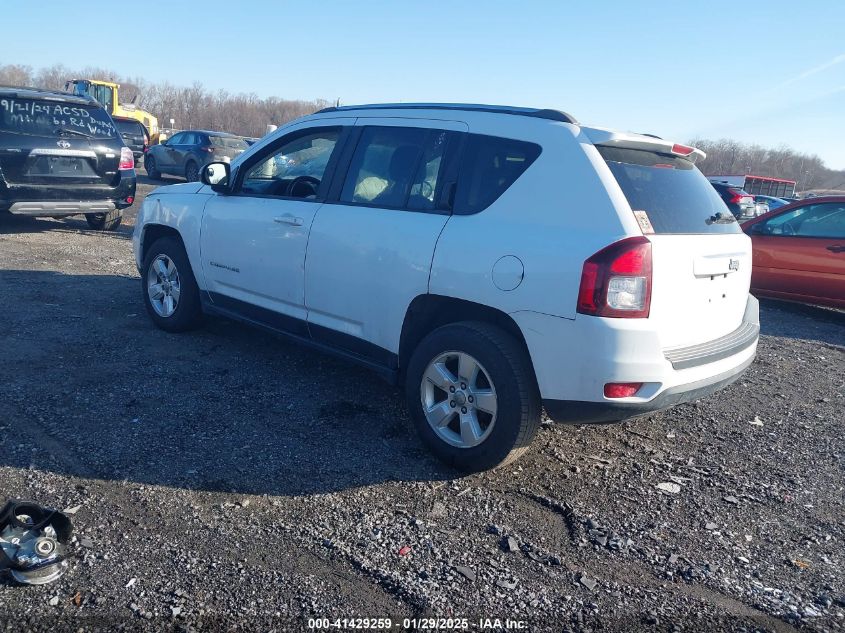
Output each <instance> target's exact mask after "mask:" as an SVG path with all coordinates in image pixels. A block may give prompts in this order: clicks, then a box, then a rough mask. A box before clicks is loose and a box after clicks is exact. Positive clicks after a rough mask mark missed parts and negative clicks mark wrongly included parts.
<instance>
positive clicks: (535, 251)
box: [133, 104, 759, 471]
mask: <svg viewBox="0 0 845 633" xmlns="http://www.w3.org/2000/svg"><path fill="white" fill-rule="evenodd" d="M702 156H703V154H702V152H700V151H699V150H696V149H694V148H692V147H686V146H683V145H678V144H674V143H671V142H669V141H664V140H661V139H658V138H656V137H652V136H645V135H637V134H627V133H618V132H612V131H608V130H602V129H596V128H590V127H585V126H582V125H580V124H579V123H578V122H577V121H575V120H574V119H573V118H572V117H570V116H569V115H567V114H564V113H562V112H558V111H553V110H535V109H527V108H511V107H500V106H478V105H454V104H400V105H375V106H358V107H356V106H349V107H339V108H327V109H325V110H322V111H320V112H318V113H316V114H313V115H310V116H307V117H305V118H302V119H299V120H297V121H294V122H292V123H290V124H288V125H286V126H284V127H282V128H280V129H278V130H277V131H276V132H274V133H273V134H271V135H269V136H267V137H265V138H263V139H261V140H260V141H259V142H258V143H256V144H255V145H253V146H252V147H251V148H250V149H249V150H247V151H246V152H245V153H244V154H242V155H241V156H239V157H238V158H237V159H236V160H234V161H232V163H231V165H229V164H224V163H212V164H210V165H208V166H207V167H206V168H205V169H204V170H203V173H202V179H203V182H202V183H189V184H183V185H173V186H168V187H162V188H159V189H156V190H155V191H154V192H153V193H152V194H150V195H149V196H148V197H147V199H146V200H145V201H144V203H143V205H142V207H141V209H140V212H139V216H138V220H137V223H136V225H135V233H134V236H133V244H134V251H135V258H136V261H137V265H138V269H139V270H140V272H141V280H142V294H143V301H144V303H145V305H146V307H147V310H148V312H149V314H150V316H151V317H152V320H153V321H154V322H155V324H156V325H158V326H159V327H161V328H163V329H165V330H168V331H174V332H178V331H183V330H187V329H189V328H192V327H194V326H196V325H197V324H198V323H199V322H200V320H201V317H202V315H203V314H204V313H209V314H216V315H223V316H226V317H231V318H235V319H240V320H243V321H246V322H249V323H253V324H256V325H259V326H262V327H264V328H267V329H270V330H272V331H274V332H278V333H282V334H284V335H286V336H288V337H291V338H293V339H295V340H297V341H300V342H303V343H306V344H309V345H312V346H315V347H317V348H318V349H320V350H323V351H329V352H333V353H336V354H339V355H341V356H344V357H346V358H349V359H351V360H354V361H357V362H359V363H361V364H363V365H365V366H367V367H370V368H373V369H375V370H377V371H379V372H381V373H383V374H384V375H385V376H387V377H388V378H390V379H391V380H392V381H394V382H396V383H397V384H401V385H402V386H403V388H404V390H405V394H406V398H407V403H408V407H409V410H410V414H411V418H412V420H413V422H414V424H415V426H416V429H417V430H418V432H419V434H420V436H421V438H422V440H423V441H424V442H425V444H426V445H427V446H428V447H429V448H430V449H431V450H432V451H433V452H434V453H435V454H436V455H437V456H438V457H440V458H442V459H444V460H446V461H448V462H450V463H452V464H454V465H456V466H458V467H459V468H462V469H465V470H469V471H475V470H483V469H488V468H493V467H496V466H498V465H501V464H503V463H507V462H509V461H511V460H512V459H514V458H515V457H517V456H518V455H519V454H521V453H522V452H523V451H524V450H525V449H526V448H527V447H528V445H529V443H530V442H531V439H532V438H533V437H534V435H535V433H536V431H537V428H538V426H539V422H540V418H541V410H542V408H543V407H545V409H546V411H547V413H548V414H549V416H550V417H551V418H553V419H554V420H557V421H561V422H570V423H590V422H595V423H602V422H610V421H616V420H622V419H625V418H629V417H632V416H637V415H641V414H644V413H649V412H651V411H655V410H658V409H662V408H665V407H669V406H671V405H674V404H677V403H680V402H687V401H690V400H693V399H695V398H699V397H701V396H704V395H707V394H710V393H712V392H714V391H716V390H718V389H720V388H722V387H724V386H725V385H727V384H729V383H731V382H732V381H734V380H736V379H737V378H738V377H739V375H740V374H741V373H742V372H743V370H744V369H745V368H746V367H748V365H749V364H750V363H751V362H752V360H753V358H754V355H755V350H756V346H757V340H758V335H759V320H758V306H757V301H756V300H755V299H754V298H753V297H752V296H750V295H749V293H748V289H749V281H750V276H751V244H750V240H749V238H748V237H747V236H746V235H744V234H743V233H742V231H741V230H740V228H739V225H738V224H737V222H736V220H735V218H734V217H733V215H732V214H731V213H730V212H729V211H728V209H727V207H726V206H725V204H724V203H723V202H722V200H721V198H720V197H719V195H718V194H717V193H716V191H715V190H714V189H713V187H712V186H711V185H710V183H709V182H708V181H707V179H706V178H705V177H704V176H703V175H702V174H701V173H700V172H699V171H698V169H697V168H696V167H695V165H694V162H695V160H696V159H697V158H701V157H702ZM285 165H290V166H291V169H293V170H295V171H292V173H291V174H288V173H287V171H286V169H285ZM309 166H310V167H309Z"/></svg>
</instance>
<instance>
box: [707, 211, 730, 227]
mask: <svg viewBox="0 0 845 633" xmlns="http://www.w3.org/2000/svg"><path fill="white" fill-rule="evenodd" d="M705 222H706V223H707V224H708V225H709V224H733V223H734V222H736V218H735V217H734V216H733V214H731V213H729V214H727V215H725V214H724V213H721V212H720V213H716V214H714V215H711V216H710V217H709V218H707V219H706V220H705Z"/></svg>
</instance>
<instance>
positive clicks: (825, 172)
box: [689, 139, 845, 193]
mask: <svg viewBox="0 0 845 633" xmlns="http://www.w3.org/2000/svg"><path fill="white" fill-rule="evenodd" d="M689 144H690V145H692V146H694V147H697V148H699V149H701V150H702V151H704V152H705V153H706V154H707V158H706V159H704V160H703V161H699V162H698V163H697V165H698V167H699V168H700V169H701V171H702V172H704V174H705V175H708V176H715V175H719V176H727V175H741V174H753V175H755V176H769V177H773V178H785V179H787V180H794V181H795V182H796V185H795V190H796V191H814V192H818V193H823V192H826V191H837V190H839V191H841V190H843V189H845V170H836V169H828V168H827V167H826V166H825V164H824V161H822V159H821V158H819V157H818V156H816V155H810V154H802V153H800V152H796V151H795V150H793V149H791V148H789V147H787V146H785V145H784V146H781V147H777V148H770V147H762V146H760V145H756V144H750V143H739V142H737V141H733V140H730V139H720V140H717V141H713V140H708V139H693V140H692V141H690V142H689Z"/></svg>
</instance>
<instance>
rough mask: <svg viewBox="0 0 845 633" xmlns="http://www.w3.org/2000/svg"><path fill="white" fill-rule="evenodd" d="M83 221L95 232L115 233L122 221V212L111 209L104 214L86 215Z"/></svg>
mask: <svg viewBox="0 0 845 633" xmlns="http://www.w3.org/2000/svg"><path fill="white" fill-rule="evenodd" d="M85 221H86V222H88V226H90V227H91V228H92V229H94V230H95V231H116V230H117V227H119V226H120V223H121V222H122V221H123V211H122V210H120V209H113V210H112V211H107V212H106V213H86V214H85Z"/></svg>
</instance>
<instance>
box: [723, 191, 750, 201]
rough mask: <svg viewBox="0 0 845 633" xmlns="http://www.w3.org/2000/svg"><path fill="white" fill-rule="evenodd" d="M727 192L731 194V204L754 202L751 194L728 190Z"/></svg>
mask: <svg viewBox="0 0 845 633" xmlns="http://www.w3.org/2000/svg"><path fill="white" fill-rule="evenodd" d="M729 193H730V194H731V199H730V203H731V204H751V203H753V202H754V197H753V196H749V195H747V194H742V193H737V192H736V191H730V192H729Z"/></svg>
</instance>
